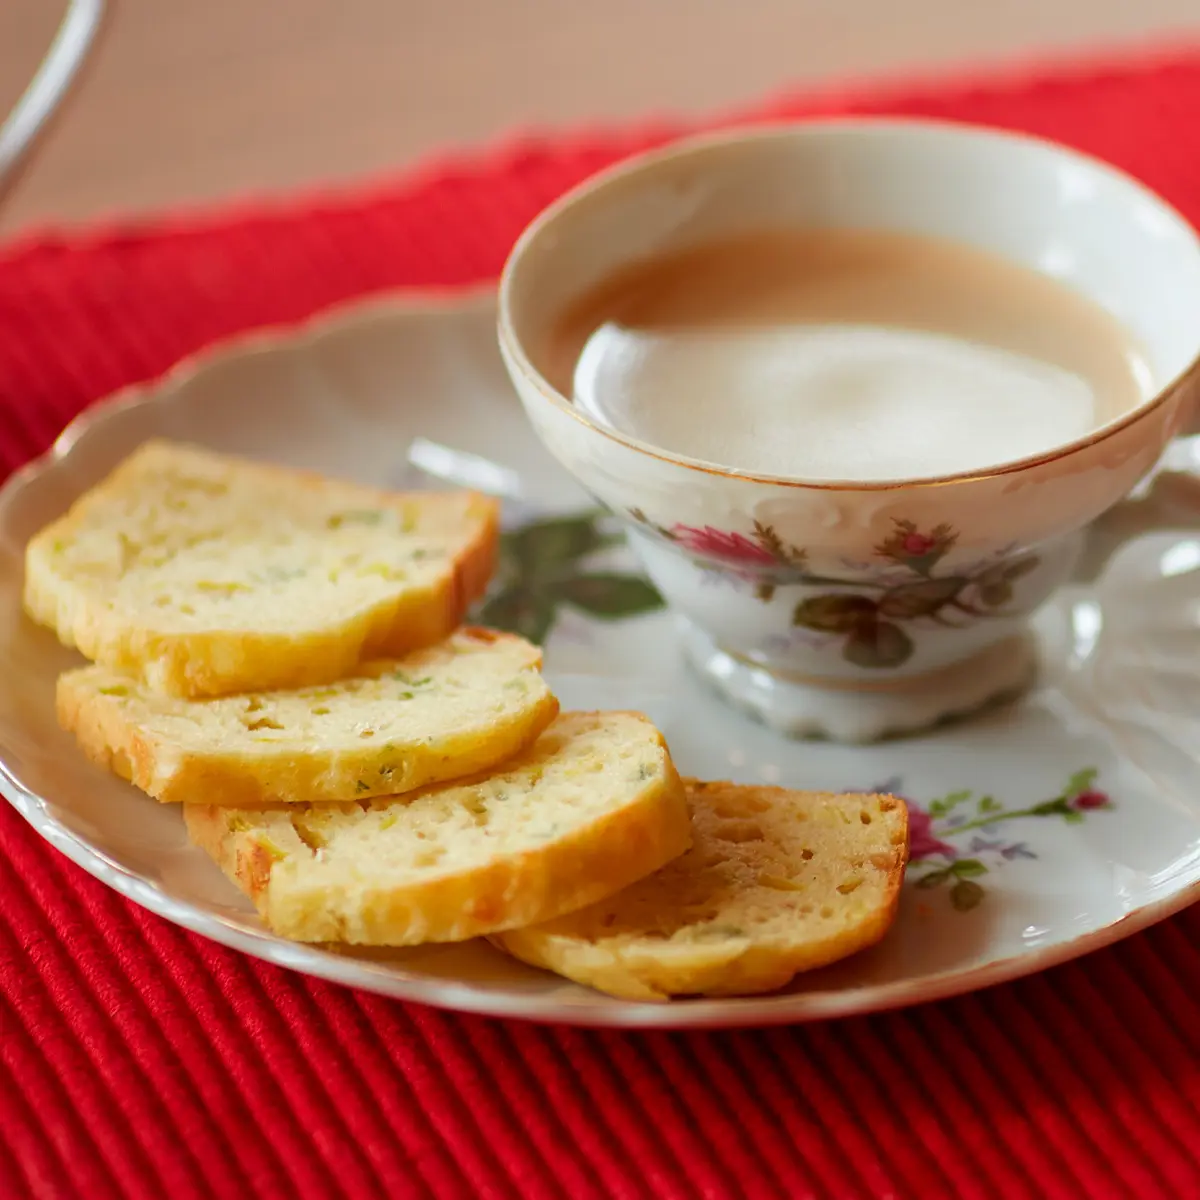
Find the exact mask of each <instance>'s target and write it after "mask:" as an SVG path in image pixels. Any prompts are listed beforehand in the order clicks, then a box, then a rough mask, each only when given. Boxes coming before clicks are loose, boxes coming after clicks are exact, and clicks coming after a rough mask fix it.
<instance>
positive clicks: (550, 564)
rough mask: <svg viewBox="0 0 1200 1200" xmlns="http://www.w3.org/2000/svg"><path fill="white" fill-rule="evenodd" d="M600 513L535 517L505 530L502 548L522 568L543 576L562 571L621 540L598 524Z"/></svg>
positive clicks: (529, 572) (520, 569) (532, 573)
mask: <svg viewBox="0 0 1200 1200" xmlns="http://www.w3.org/2000/svg"><path fill="white" fill-rule="evenodd" d="M601 515H602V514H601V513H599V512H589V513H580V514H578V515H576V516H571V517H553V518H551V519H550V520H547V521H534V522H532V523H531V524H529V525H526V526H524V527H523V528H521V529H518V530H515V531H514V532H512V533H508V534H505V536H504V539H503V550H504V552H505V553H506V554H508V555H509V556H511V558H512V560H513V562H514V564H515V566H516V567H517V569H518V570H519V571H521V572H524V573H528V574H530V575H542V576H544V575H548V574H549V575H553V574H557V573H560V572H563V571H565V570H567V569H569V567H570V564H572V563H574V562H576V561H577V560H578V559H581V558H584V557H585V556H587V555H589V554H594V553H595V552H596V551H598V550H603V549H604V548H605V547H607V546H615V545H618V544H620V542H621V541H622V538H621V535H620V534H609V533H605V532H604V531H603V530H602V529H601V528H600V517H601Z"/></svg>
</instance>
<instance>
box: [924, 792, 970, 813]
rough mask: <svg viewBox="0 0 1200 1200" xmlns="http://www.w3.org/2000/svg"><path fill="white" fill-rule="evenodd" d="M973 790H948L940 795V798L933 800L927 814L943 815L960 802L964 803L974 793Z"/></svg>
mask: <svg viewBox="0 0 1200 1200" xmlns="http://www.w3.org/2000/svg"><path fill="white" fill-rule="evenodd" d="M974 794H975V793H974V792H970V791H961V792H948V793H947V794H946V795H944V796H943V797H941V799H940V800H933V801H931V802H930V805H929V815H930V816H931V817H944V816H945V815H946V814H947V813H948V812H951V811H953V810H954V809H956V808H957V807H958V806H959V805H960V804H965V803H966V801H968V800H970V798H971V797H972V796H973V795H974Z"/></svg>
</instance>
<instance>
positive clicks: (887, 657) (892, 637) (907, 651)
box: [842, 621, 913, 669]
mask: <svg viewBox="0 0 1200 1200" xmlns="http://www.w3.org/2000/svg"><path fill="white" fill-rule="evenodd" d="M912 652H913V640H912V638H910V637H909V636H908V634H907V633H905V632H904V630H903V629H901V628H900V626H899V625H893V624H892V623H891V622H890V621H874V622H863V624H861V625H859V626H858V628H856V629H855V630H854V631H853V633H851V634H850V636H849V637H848V638H846V644H845V646H843V647H842V657H843V658H844V659H845V660H846V661H847V662H852V663H853V664H854V665H855V666H856V667H872V668H877V669H879V668H884V667H898V666H900V665H901V664H902V663H905V662H907V661H908V659H909V658H910V657H911V656H912Z"/></svg>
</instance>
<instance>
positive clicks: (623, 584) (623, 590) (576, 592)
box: [550, 572, 663, 620]
mask: <svg viewBox="0 0 1200 1200" xmlns="http://www.w3.org/2000/svg"><path fill="white" fill-rule="evenodd" d="M550 591H551V593H552V594H553V595H554V596H555V597H557V598H558V599H559V600H565V601H566V602H567V603H568V604H573V605H574V606H575V607H576V608H581V609H583V611H584V612H586V613H590V614H591V615H592V616H594V617H604V618H606V619H608V620H611V619H613V618H615V617H632V616H635V615H637V614H639V613H647V612H654V611H655V610H656V609H659V608H662V605H663V598H662V597H661V596H660V595H659V594H658V591H657V589H656V588H655V587H654V585H653V584H652V583H650V582H649V581H647V580H645V579H639V578H638V577H637V576H636V575H620V574H615V573H611V572H607V573H601V572H597V573H595V574H591V575H576V576H575V577H574V578H573V579H566V580H563V581H562V582H561V583H556V584H554V585H553V586H552V588H551V589H550Z"/></svg>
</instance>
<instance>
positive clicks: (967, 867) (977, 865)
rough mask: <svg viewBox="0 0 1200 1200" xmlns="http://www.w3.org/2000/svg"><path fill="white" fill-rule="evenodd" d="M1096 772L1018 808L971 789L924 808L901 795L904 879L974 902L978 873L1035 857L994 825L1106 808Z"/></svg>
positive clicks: (980, 894)
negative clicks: (904, 817)
mask: <svg viewBox="0 0 1200 1200" xmlns="http://www.w3.org/2000/svg"><path fill="white" fill-rule="evenodd" d="M1097 774H1098V772H1097V771H1096V769H1095V768H1094V767H1085V768H1083V769H1081V770H1079V771H1076V772H1075V773H1074V774H1073V775H1072V776H1071V777H1070V778H1069V779H1068V780H1067V782H1066V785H1065V786H1064V787H1063V788H1062V789H1061V790H1060V791H1059V792H1058V794H1057V795H1055V796H1051V797H1049V798H1048V799H1046V800H1040V801H1038V802H1037V803H1034V804H1028V805H1025V806H1024V807H1021V808H1009V807H1007V806H1006V805H1004V804H1002V803H1001V802H1000V801H998V800H997V799H996V798H995V796H992V795H990V794H988V793H983V794H980V793H978V792H976V791H975V790H973V789H971V788H964V789H962V790H961V791H956V792H949V793H948V794H947V795H945V796H941V797H939V798H938V799H936V800H933V801H930V802H929V804H927V805H925V806H924V807H923V806H922V805H921V804H919V803H918V802H917V801H915V800H912V799H909V798H908V797H906V796H901V798H902V799H903V800H904V803H905V804H906V805H907V806H908V874H907V882H908V883H910V884H912V885H913V886H914V887H917V888H921V889H932V888H939V889H940V888H945V889H946V894H947V896H948V898H949V900H950V903H951V905H953V907H954V908H955V909H956V910H957V911H959V912H967V911H969V910H970V909H972V908H975V907H977V906H978V905H979V904H980V903H981V902H982V901H983V899H984V897H985V896H986V894H987V893H986V890H985V888H984V884H983V883H982V882H981V881H980V880H981V877H982V876H985V875H988V874H989V873H990V872H992V871H994V870H996V869H998V868H999V867H1002V866H1004V865H1005V864H1007V863H1011V862H1014V861H1016V860H1017V859H1023V858H1037V854H1036V853H1035V852H1034V851H1033V850H1032V849H1031V848H1030V846H1029V844H1028V843H1027V842H1025V841H1015V840H1013V839H1012V838H1010V837H1007V836H1003V834H1002V831H1001V830H1000V829H999V827H1000V826H1002V825H1004V826H1007V824H1008V822H1010V821H1024V820H1028V819H1031V818H1034V817H1040V818H1046V817H1054V818H1057V819H1059V820H1061V821H1064V822H1066V823H1067V824H1069V825H1078V824H1081V823H1082V822H1083V821H1084V820H1085V819H1086V818H1087V816H1088V815H1089V814H1090V813H1093V812H1096V811H1097V810H1101V809H1111V808H1112V807H1113V802H1112V800H1111V799H1110V797H1109V795H1108V793H1107V792H1103V791H1101V790H1100V789H1098V788H1097V787H1096V776H1097ZM902 786H903V783H902V780H900V779H899V778H895V779H889V780H887V781H886V782H884V783H882V784H879V785H878V786H877V787H875V788H872V789H871V790H872V791H875V792H890V793H893V794H900V793H901V791H902ZM968 834H969V835H970V838H969V840H967V841H966V843H965V844H964V842H963V839H964V838H966V837H967V835H968ZM997 834H1001V836H997Z"/></svg>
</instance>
